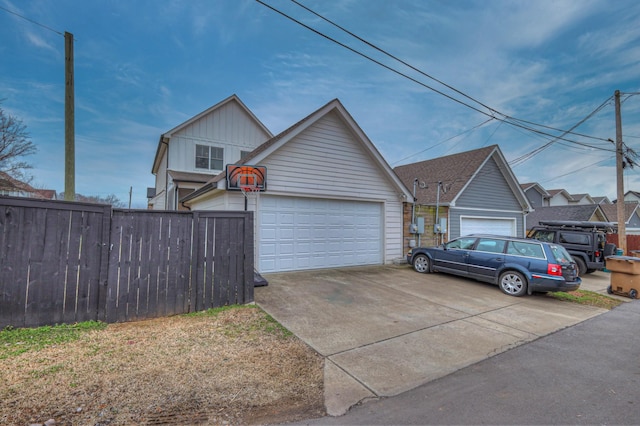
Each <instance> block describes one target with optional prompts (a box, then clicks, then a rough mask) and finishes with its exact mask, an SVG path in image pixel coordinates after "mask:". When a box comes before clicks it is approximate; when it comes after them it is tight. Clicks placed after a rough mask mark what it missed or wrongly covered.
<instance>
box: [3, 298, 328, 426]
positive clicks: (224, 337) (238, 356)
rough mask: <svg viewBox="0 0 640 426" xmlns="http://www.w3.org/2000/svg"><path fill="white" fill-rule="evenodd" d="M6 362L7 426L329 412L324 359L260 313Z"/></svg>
mask: <svg viewBox="0 0 640 426" xmlns="http://www.w3.org/2000/svg"><path fill="white" fill-rule="evenodd" d="M15 344H16V343H12V345H15ZM17 344H19V343H17ZM6 345H8V344H5V346H6ZM4 349H5V350H6V349H7V348H6V347H5V348H4ZM3 353H5V354H6V353H7V352H6V351H5V352H2V348H0V354H3ZM0 358H2V357H0ZM3 358H4V359H0V362H2V369H1V370H0V371H1V372H0V424H7V425H29V424H33V423H44V422H45V421H47V420H48V419H54V420H55V421H56V425H61V424H64V425H132V424H152V425H158V424H224V423H226V424H268V423H283V422H288V421H294V420H302V419H305V418H311V417H319V416H322V415H323V414H324V402H323V375H322V374H323V373H322V371H323V360H322V358H321V357H320V356H319V355H318V354H316V353H315V352H314V351H313V350H311V349H310V348H309V347H308V346H306V345H305V344H304V343H303V342H301V341H299V340H298V339H297V338H296V337H295V336H293V335H292V334H290V333H289V332H287V331H286V330H284V329H283V328H282V327H280V326H279V325H278V324H277V323H276V322H274V321H273V320H272V319H271V318H270V317H269V316H268V315H267V314H266V313H264V312H263V311H262V310H261V309H259V308H258V307H256V306H245V307H233V308H231V309H225V310H220V311H216V312H215V313H208V314H203V315H202V314H201V315H188V316H176V317H170V318H161V319H156V320H150V321H142V322H133V323H124V324H111V325H108V326H107V327H106V328H104V329H101V330H91V331H88V332H85V333H81V334H80V337H79V339H78V340H75V341H72V342H66V343H63V344H57V345H52V346H51V345H50V346H46V347H44V348H41V349H38V350H29V351H26V352H24V353H21V354H18V355H15V354H13V355H9V356H6V355H5V356H4V357H3Z"/></svg>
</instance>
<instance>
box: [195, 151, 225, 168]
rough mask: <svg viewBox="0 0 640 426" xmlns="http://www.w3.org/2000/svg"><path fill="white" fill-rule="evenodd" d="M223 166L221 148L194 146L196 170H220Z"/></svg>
mask: <svg viewBox="0 0 640 426" xmlns="http://www.w3.org/2000/svg"><path fill="white" fill-rule="evenodd" d="M223 165H224V149H223V148H218V147H215V146H208V145H196V169H210V170H222V168H223Z"/></svg>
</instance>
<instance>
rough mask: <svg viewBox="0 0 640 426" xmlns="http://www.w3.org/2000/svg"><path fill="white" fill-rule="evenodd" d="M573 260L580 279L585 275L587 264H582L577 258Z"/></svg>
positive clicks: (582, 261)
mask: <svg viewBox="0 0 640 426" xmlns="http://www.w3.org/2000/svg"><path fill="white" fill-rule="evenodd" d="M573 260H574V261H575V262H576V265H577V266H578V275H579V276H581V277H582V276H583V275H584V274H586V273H587V264H586V263H584V260H582V259H580V258H579V257H574V258H573Z"/></svg>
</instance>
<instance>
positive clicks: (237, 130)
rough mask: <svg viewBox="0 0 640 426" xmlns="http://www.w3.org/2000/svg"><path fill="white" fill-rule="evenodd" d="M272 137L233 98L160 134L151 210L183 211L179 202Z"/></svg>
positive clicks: (149, 195) (150, 193)
mask: <svg viewBox="0 0 640 426" xmlns="http://www.w3.org/2000/svg"><path fill="white" fill-rule="evenodd" d="M272 136H273V135H272V134H271V132H270V131H269V130H268V129H267V128H266V127H265V126H264V125H263V124H262V123H261V122H260V121H259V120H258V119H257V118H256V117H255V116H254V115H253V113H252V112H251V111H249V109H248V108H247V107H246V106H245V105H244V104H243V103H242V101H240V99H239V98H238V97H237V96H236V95H232V96H230V97H228V98H227V99H225V100H223V101H222V102H220V103H218V104H216V105H214V106H212V107H211V108H209V109H207V110H205V111H203V112H201V113H200V114H198V115H196V116H195V117H193V118H190V119H189V120H187V121H185V122H184V123H182V124H180V125H178V126H176V127H174V128H173V129H171V130H169V131H168V132H166V133H164V134H162V135H160V140H159V141H158V148H157V150H156V155H155V158H154V161H153V167H152V169H151V173H153V174H154V175H155V180H156V182H155V188H150V189H149V190H148V191H147V195H148V198H149V208H151V209H156V210H180V209H184V207H183V206H181V205H180V203H179V200H180V199H182V198H184V197H186V196H187V195H188V194H190V193H191V192H193V191H194V190H196V189H198V188H200V187H201V186H202V185H204V184H205V183H206V182H207V181H208V180H210V179H211V178H212V177H214V176H216V175H217V174H219V173H221V172H222V171H224V167H225V165H226V164H229V163H237V162H239V161H240V159H241V158H242V157H243V156H244V155H246V154H248V153H249V152H251V151H253V150H254V149H255V148H256V147H257V146H258V145H260V144H261V143H263V142H264V141H266V140H267V139H269V138H271V137H272Z"/></svg>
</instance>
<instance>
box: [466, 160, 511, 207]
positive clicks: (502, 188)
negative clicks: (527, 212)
mask: <svg viewBox="0 0 640 426" xmlns="http://www.w3.org/2000/svg"><path fill="white" fill-rule="evenodd" d="M456 207H473V208H476V209H477V208H484V209H491V210H495V209H498V210H508V211H511V212H513V211H521V210H522V206H521V205H520V203H519V202H518V199H517V198H516V196H515V194H514V193H513V191H512V190H511V188H510V187H509V185H508V184H507V180H506V179H505V177H504V175H503V174H502V172H501V171H500V168H499V167H498V165H497V164H496V162H495V160H494V159H493V158H490V159H489V160H488V161H487V163H486V164H485V165H484V166H483V167H482V169H480V171H479V172H478V174H477V175H476V176H475V178H474V179H473V180H472V181H471V183H470V184H469V186H467V188H466V189H465V190H464V192H463V193H462V194H461V195H460V196H459V197H458V200H457V201H456Z"/></svg>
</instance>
